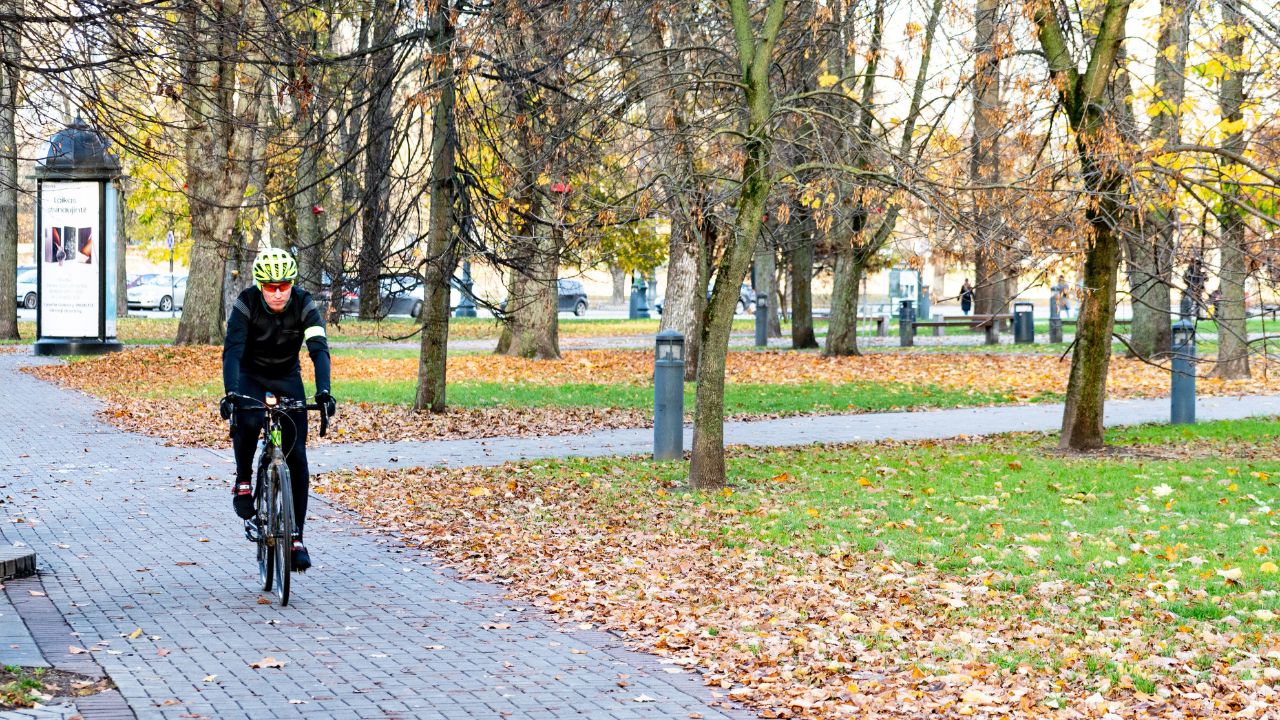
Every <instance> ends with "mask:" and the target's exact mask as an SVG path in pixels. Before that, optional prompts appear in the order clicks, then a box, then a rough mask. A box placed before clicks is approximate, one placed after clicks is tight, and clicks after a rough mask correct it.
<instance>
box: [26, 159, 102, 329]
mask: <svg viewBox="0 0 1280 720" xmlns="http://www.w3.org/2000/svg"><path fill="white" fill-rule="evenodd" d="M99 192H100V191H99V184H98V183H97V182H45V183H44V184H43V186H42V190H41V195H40V218H41V220H40V292H39V297H40V333H41V335H44V336H45V337H96V336H97V335H98V301H99V297H100V296H101V294H102V293H101V288H100V287H99V286H100V284H101V273H100V272H99V268H98V263H99V262H101V258H99V257H97V246H98V244H99V243H98V237H99V233H100V232H101V231H102V230H101V228H99V227H98V220H99V216H100V215H99V210H100V207H99V204H100V195H99Z"/></svg>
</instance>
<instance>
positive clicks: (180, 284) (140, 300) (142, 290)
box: [128, 275, 187, 312]
mask: <svg viewBox="0 0 1280 720" xmlns="http://www.w3.org/2000/svg"><path fill="white" fill-rule="evenodd" d="M128 295H129V309H130V310H161V311H164V312H168V311H170V310H173V309H175V308H181V307H182V305H183V301H185V300H186V299H187V276H186V275H179V276H177V277H173V278H172V280H171V279H170V276H169V275H157V276H156V277H153V278H150V279H148V280H146V281H144V282H142V283H139V284H137V285H135V286H133V287H131V288H129V290H128Z"/></svg>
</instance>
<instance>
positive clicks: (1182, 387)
mask: <svg viewBox="0 0 1280 720" xmlns="http://www.w3.org/2000/svg"><path fill="white" fill-rule="evenodd" d="M1195 362H1196V326H1195V324H1194V323H1192V322H1191V321H1190V320H1179V321H1178V322H1176V323H1174V324H1173V373H1172V377H1171V379H1170V388H1169V390H1170V392H1169V395H1170V398H1169V403H1170V407H1169V422H1170V423H1171V424H1173V425H1194V424H1195V422H1196V368H1195Z"/></svg>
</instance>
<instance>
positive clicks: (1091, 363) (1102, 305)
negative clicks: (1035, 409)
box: [1033, 0, 1132, 450]
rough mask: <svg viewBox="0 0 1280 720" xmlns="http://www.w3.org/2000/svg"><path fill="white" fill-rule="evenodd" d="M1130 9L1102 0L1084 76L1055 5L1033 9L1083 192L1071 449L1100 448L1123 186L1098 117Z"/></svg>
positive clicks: (1065, 435) (1066, 434) (1065, 424)
mask: <svg viewBox="0 0 1280 720" xmlns="http://www.w3.org/2000/svg"><path fill="white" fill-rule="evenodd" d="M1131 4H1132V0H1107V2H1106V5H1105V6H1104V7H1103V10H1102V17H1101V19H1100V21H1099V22H1098V26H1097V32H1096V35H1095V38H1094V41H1093V47H1092V52H1091V56H1090V58H1089V62H1088V63H1087V68H1088V69H1087V70H1086V71H1085V73H1084V74H1081V73H1080V70H1079V64H1078V63H1077V61H1076V60H1075V58H1073V57H1072V56H1071V51H1070V44H1069V42H1068V40H1067V37H1068V35H1067V33H1066V32H1065V31H1064V30H1063V27H1062V25H1061V23H1060V22H1059V20H1058V15H1057V14H1056V12H1055V11H1054V8H1053V6H1052V5H1049V4H1042V5H1038V6H1036V7H1035V8H1034V13H1033V17H1034V20H1035V23H1036V25H1037V27H1038V28H1039V39H1040V46H1041V49H1042V50H1043V51H1044V57H1045V61H1046V62H1047V63H1048V65H1049V73H1050V75H1051V77H1052V78H1053V79H1054V82H1055V84H1056V86H1057V88H1058V92H1059V93H1060V95H1061V99H1062V107H1063V109H1064V111H1065V113H1066V115H1067V119H1068V121H1069V123H1070V126H1071V129H1072V130H1073V131H1074V132H1075V141H1076V157H1077V159H1078V160H1079V162H1080V166H1081V174H1082V175H1083V182H1084V189H1085V192H1086V193H1087V195H1088V205H1087V210H1086V212H1085V219H1086V221H1087V223H1088V232H1089V237H1088V238H1087V245H1086V248H1085V266H1084V284H1085V292H1086V293H1087V296H1086V297H1085V299H1084V302H1082V303H1081V307H1080V315H1079V319H1078V322H1077V325H1076V328H1077V331H1076V341H1075V343H1076V344H1075V352H1074V354H1073V355H1072V358H1071V377H1070V379H1069V380H1068V381H1067V401H1066V407H1065V409H1064V410H1063V414H1062V437H1061V440H1060V444H1061V447H1063V448H1064V449H1071V450H1090V449H1096V448H1099V447H1102V445H1103V438H1104V436H1103V425H1102V411H1103V405H1104V403H1105V401H1106V394H1107V367H1108V365H1109V364H1110V361H1111V333H1112V324H1113V322H1114V320H1115V293H1116V273H1117V271H1118V267H1119V262H1120V260H1119V256H1120V251H1119V250H1120V249H1119V240H1118V239H1117V237H1116V232H1117V230H1116V228H1117V227H1119V226H1120V212H1121V210H1120V207H1121V206H1120V202H1119V201H1118V198H1119V194H1120V191H1121V189H1122V187H1123V186H1124V185H1123V182H1122V174H1121V169H1120V168H1117V167H1116V166H1115V165H1114V162H1115V157H1114V154H1113V143H1114V139H1113V138H1109V137H1107V136H1106V133H1105V132H1104V130H1105V127H1106V123H1107V118H1105V117H1104V116H1103V112H1104V110H1103V100H1104V99H1105V98H1107V97H1108V96H1110V95H1111V92H1110V90H1111V85H1112V76H1113V73H1114V70H1115V61H1116V57H1117V55H1118V54H1119V52H1120V48H1121V46H1122V44H1123V42H1124V37H1125V35H1124V25H1125V19H1126V18H1127V17H1128V14H1129V6H1130V5H1131Z"/></svg>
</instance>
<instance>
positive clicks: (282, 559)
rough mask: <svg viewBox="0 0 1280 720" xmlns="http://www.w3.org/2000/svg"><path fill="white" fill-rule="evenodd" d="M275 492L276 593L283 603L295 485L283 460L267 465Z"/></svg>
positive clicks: (289, 561)
mask: <svg viewBox="0 0 1280 720" xmlns="http://www.w3.org/2000/svg"><path fill="white" fill-rule="evenodd" d="M267 474H268V475H270V476H271V478H272V484H273V485H274V486H275V492H274V493H272V503H271V504H272V515H271V517H272V525H271V537H272V539H273V540H274V541H275V544H274V547H273V549H274V550H275V565H276V583H275V585H276V596H277V597H279V598H280V604H281V605H288V604H289V576H290V575H292V574H293V573H292V570H293V557H292V555H293V552H292V551H293V530H294V524H293V485H292V483H291V481H290V478H289V468H288V467H287V466H286V465H285V464H284V461H282V460H279V459H277V460H275V461H274V462H272V463H271V466H270V467H268V468H267Z"/></svg>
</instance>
